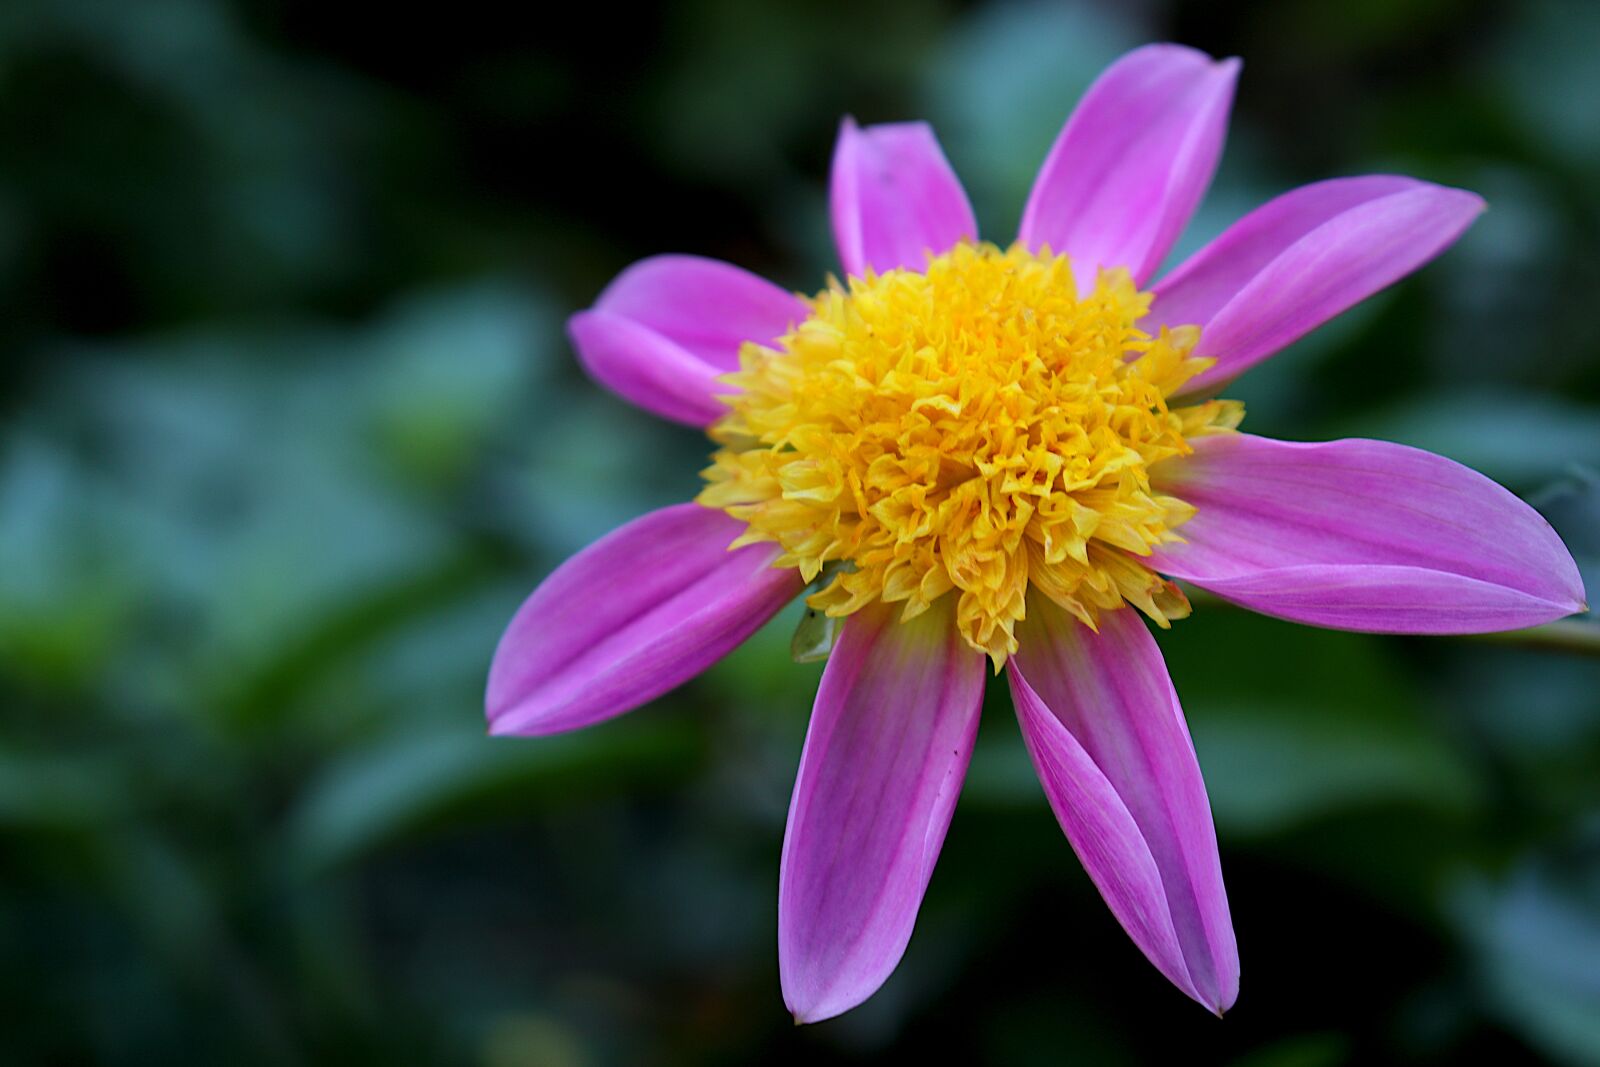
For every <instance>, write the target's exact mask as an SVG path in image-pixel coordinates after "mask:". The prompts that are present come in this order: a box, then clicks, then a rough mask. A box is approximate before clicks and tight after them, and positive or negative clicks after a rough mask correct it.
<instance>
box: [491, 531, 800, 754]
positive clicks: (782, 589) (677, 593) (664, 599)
mask: <svg viewBox="0 0 1600 1067" xmlns="http://www.w3.org/2000/svg"><path fill="white" fill-rule="evenodd" d="M743 530H744V524H743V523H739V522H736V521H734V520H733V519H730V518H729V517H728V516H727V515H725V514H723V513H722V512H720V511H713V510H711V509H709V508H705V507H701V506H700V505H699V504H678V505H675V506H673V507H670V508H662V509H661V510H660V511H653V512H651V513H650V514H648V515H645V516H644V517H643V518H639V519H635V520H634V521H633V522H630V523H628V524H627V525H626V526H623V527H621V528H620V529H617V530H614V531H612V532H611V533H609V534H607V535H606V536H605V537H602V538H601V539H600V540H598V541H596V542H595V543H594V544H592V545H590V546H589V547H588V548H586V549H584V550H583V551H582V552H579V553H578V554H577V555H576V556H573V557H572V558H571V559H569V560H567V562H565V563H563V564H562V565H561V566H560V567H557V568H556V570H555V571H554V573H552V574H551V575H550V577H548V578H546V579H545V580H544V582H543V583H542V584H541V585H540V586H539V587H538V588H537V589H535V590H534V591H533V595H532V596H530V597H528V599H527V600H526V601H525V602H524V603H523V605H522V607H521V609H519V610H518V611H517V614H516V616H515V617H514V618H513V619H512V620H511V625H510V626H508V627H507V628H506V632H505V635H504V636H503V637H501V639H500V645H499V647H498V648H496V649H495V654H494V663H493V664H492V665H491V666H490V668H489V691H488V694H487V697H486V699H485V704H486V707H487V711H488V715H489V732H490V733H493V734H527V735H536V734H553V733H559V732H560V731H563V730H574V729H577V728H578V727H580V726H588V725H590V724H591V723H596V722H599V721H601V720H603V719H608V718H611V717H612V716H614V715H620V714H622V713H623V712H625V711H631V710H632V709H634V708H636V707H638V706H639V705H641V704H643V703H645V702H646V701H648V700H652V699H654V698H655V697H658V696H660V695H661V694H662V693H665V692H666V691H667V690H669V689H672V688H673V687H675V686H677V685H679V684H681V683H683V682H685V681H688V680H689V679H690V678H692V677H694V676H695V675H697V674H699V673H700V672H701V671H703V670H705V669H706V668H707V667H709V666H711V664H713V663H715V662H716V661H717V660H719V659H721V658H722V657H723V656H725V655H727V654H728V653H729V652H731V651H732V650H733V649H734V648H735V647H736V646H737V645H738V644H739V643H740V642H741V641H743V640H744V639H745V638H746V637H749V636H750V635H751V634H752V633H754V632H755V631H756V630H757V629H758V628H759V627H760V626H761V624H762V623H764V622H766V621H767V620H768V619H769V618H771V617H772V616H773V615H774V614H775V613H776V612H777V611H778V609H780V608H782V607H783V606H784V604H786V603H788V602H789V601H790V600H791V599H793V598H794V596H795V595H796V594H797V593H799V592H800V589H801V584H802V583H801V581H800V578H799V575H798V574H797V573H796V572H795V571H793V570H787V569H785V570H778V569H775V568H773V567H772V566H771V563H772V560H773V559H774V557H775V556H776V555H777V551H776V549H775V548H774V547H773V546H770V545H751V546H747V547H745V548H740V549H736V550H734V551H732V552H730V551H728V544H729V543H730V542H731V541H733V539H734V538H736V537H738V536H739V534H740V533H741V532H742V531H743Z"/></svg>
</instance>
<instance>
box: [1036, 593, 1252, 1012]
mask: <svg viewBox="0 0 1600 1067" xmlns="http://www.w3.org/2000/svg"><path fill="white" fill-rule="evenodd" d="M1017 636H1018V642H1019V644H1020V646H1021V647H1020V650H1019V651H1018V653H1017V655H1016V656H1015V657H1013V658H1012V660H1011V665H1010V669H1009V672H1008V674H1009V677H1010V680H1011V694H1012V699H1013V701H1014V702H1015V704H1016V708H1017V719H1018V721H1019V722H1020V723H1021V724H1022V735H1023V739H1024V740H1025V741H1026V742H1027V745H1028V751H1029V753H1030V754H1031V755H1032V756H1033V762H1034V766H1035V768H1037V770H1038V772H1039V780H1040V782H1041V783H1043V785H1044V789H1045V794H1046V796H1047V797H1048V798H1049V800H1050V806H1051V808H1052V809H1053V810H1054V811H1055V813H1056V819H1057V821H1059V822H1060V823H1061V828H1062V830H1064V831H1065V832H1066V835H1067V840H1068V841H1070V842H1071V843H1072V848H1073V850H1074V851H1075V852H1077V854H1078V858H1079V859H1080V860H1082V861H1083V865H1084V868H1085V869H1086V870H1087V871H1088V873H1089V877H1090V878H1091V879H1092V880H1093V881H1094V884H1095V886H1096V887H1097V888H1098V889H1099V890H1100V892H1101V894H1102V895H1103V896H1104V897H1105V899H1106V903H1107V904H1108V905H1110V907H1111V912H1112V914H1113V915H1115V916H1116V918H1117V921H1118V922H1120V923H1121V924H1122V927H1123V929H1125V930H1127V932H1128V934H1129V936H1131V937H1132V938H1133V940H1134V943H1135V944H1137V945H1138V946H1139V948H1140V950H1141V951H1143V952H1144V954H1145V956H1147V957H1148V958H1149V960H1150V962H1151V963H1154V964H1155V965H1156V968H1157V969H1158V970H1160V971H1161V973H1162V974H1164V975H1166V976H1167V978H1168V979H1169V980H1170V981H1172V982H1173V983H1174V984H1175V985H1177V987H1178V988H1179V989H1182V990H1183V991H1184V992H1185V993H1187V994H1188V995H1189V996H1191V997H1193V998H1194V999H1195V1000H1197V1001H1199V1002H1200V1003H1201V1004H1204V1005H1205V1006H1206V1007H1208V1008H1210V1009H1211V1010H1212V1011H1214V1012H1216V1013H1218V1014H1221V1013H1222V1012H1224V1011H1226V1010H1227V1009H1228V1008H1229V1007H1231V1006H1232V1005H1233V1002H1234V999H1235V998H1236V997H1237V996H1238V994H1239V952H1238V948H1237V947H1236V945H1235V942H1234V937H1233V924H1232V921H1231V919H1230V918H1229V915H1228V898H1227V894H1226V893H1225V892H1224V890H1223V887H1222V866H1221V863H1220V861H1219V859H1218V857H1217V835H1216V831H1215V830H1214V829H1213V827H1212V823H1211V808H1210V805H1209V803H1208V802H1207V800H1206V789H1205V783H1204V782H1203V781H1202V780H1201V777H1200V765H1199V763H1198V762H1197V761H1196V760H1195V753H1194V746H1193V744H1192V743H1191V742H1190V740H1189V731H1188V727H1187V726H1186V725H1185V723H1184V720H1183V711H1182V710H1181V709H1180V708H1179V707H1178V697H1177V694H1176V693H1174V692H1173V690H1172V682H1171V680H1170V679H1169V678H1168V677H1167V668H1166V665H1165V664H1164V663H1163V662H1162V659H1161V652H1160V650H1159V649H1158V648H1157V647H1156V643H1155V641H1154V640H1153V639H1152V638H1151V637H1150V632H1149V631H1148V630H1146V629H1145V625H1144V623H1143V621H1142V620H1141V619H1140V618H1139V616H1138V615H1137V614H1136V613H1134V612H1133V611H1126V610H1123V611H1111V612H1105V613H1103V614H1102V615H1101V616H1100V632H1099V633H1098V634H1097V633H1094V632H1093V631H1091V630H1089V629H1088V628H1087V627H1086V626H1083V625H1082V624H1081V623H1079V622H1077V621H1076V620H1075V619H1073V618H1072V617H1071V616H1069V615H1067V614H1066V613H1065V612H1064V611H1062V610H1061V609H1060V608H1058V607H1056V606H1055V605H1054V604H1053V603H1051V602H1049V601H1048V600H1046V599H1045V598H1043V597H1033V598H1031V599H1030V600H1029V602H1028V619H1027V621H1026V622H1024V623H1023V624H1022V625H1020V626H1018V627H1017Z"/></svg>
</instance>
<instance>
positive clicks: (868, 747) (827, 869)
mask: <svg viewBox="0 0 1600 1067" xmlns="http://www.w3.org/2000/svg"><path fill="white" fill-rule="evenodd" d="M954 603H955V597H950V596H947V597H945V598H943V599H942V600H941V601H939V602H938V603H936V604H935V605H934V606H933V607H932V608H931V609H930V610H928V611H927V612H924V613H923V614H922V615H920V616H918V617H917V618H915V619H913V620H912V621H910V622H907V623H901V622H899V621H898V620H899V608H898V605H889V606H884V605H875V606H874V607H871V608H867V609H865V610H863V611H860V612H857V613H856V614H854V615H851V616H850V617H849V618H848V619H847V620H846V621H845V624H844V626H843V628H842V633H841V635H840V638H839V643H838V644H837V645H836V646H835V647H834V649H833V654H832V656H831V657H830V658H829V660H828V666H827V669H826V670H825V671H824V672H823V675H822V686H821V688H820V689H819V690H818V691H817V703H816V707H815V709H814V710H813V711H812V713H811V727H810V729H809V730H808V731H807V733H806V745H805V751H804V753H803V754H802V755H801V757H800V772H799V775H798V777H797V778H796V780H795V785H794V798H793V800H792V801H791V802H790V805H789V825H788V829H787V830H786V831H785V833H784V839H783V862H782V866H781V869H780V873H779V883H780V886H779V891H778V964H779V969H780V971H781V973H782V979H783V996H784V1002H785V1003H786V1004H788V1005H789V1010H790V1011H792V1012H793V1013H794V1016H795V1019H796V1020H797V1021H799V1022H817V1021H819V1020H821V1019H827V1018H830V1017H832V1016H834V1015H838V1014H839V1013H840V1012H843V1011H848V1010H849V1009H850V1008H853V1007H855V1006H856V1005H857V1004H860V1003H861V1002H862V1001H863V1000H866V999H867V997H869V996H871V995H872V993H873V992H874V991H875V990H876V989H877V988H878V987H879V986H880V985H882V984H883V981H884V979H886V978H888V977H889V973H890V972H891V971H893V970H894V968H895V965H896V964H897V963H899V962H900V957H901V955H902V954H903V953H904V952H905V948H906V943H907V942H908V941H909V940H910V939H911V927H912V924H913V923H914V922H915V921H916V917H917V908H918V907H919V906H920V905H921V903H922V894H923V891H924V890H925V889H926V888H927V886H928V877H929V876H930V875H931V874H932V873H933V864H934V860H936V859H937V858H938V856H939V848H940V846H941V845H942V844H943V843H944V835H945V831H946V830H947V829H948V828H949V826H950V815H951V813H952V812H953V811H954V810H955V804H956V794H957V793H958V792H959V791H960V789H961V781H962V779H963V778H964V777H965V775H966V772H967V762H968V760H969V759H970V758H971V756H972V743H973V740H974V738H975V737H976V736H977V731H978V711H979V709H980V707H981V705H982V702H983V683H984V657H983V655H982V653H979V652H974V651H973V650H972V649H971V648H969V647H968V646H967V645H966V643H965V642H964V641H962V639H961V638H960V636H959V635H958V634H957V631H956V627H955V621H954Z"/></svg>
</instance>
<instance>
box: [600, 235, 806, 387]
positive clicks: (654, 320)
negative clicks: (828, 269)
mask: <svg viewBox="0 0 1600 1067" xmlns="http://www.w3.org/2000/svg"><path fill="white" fill-rule="evenodd" d="M594 306H595V308H596V309H597V310H599V311H609V312H611V313H612V314H614V315H621V316H622V317H623V318H625V319H632V320H633V321H634V322H636V323H638V324H639V325H641V326H646V327H649V328H650V329H652V330H654V331H655V332H656V333H658V334H660V335H661V336H662V337H665V338H666V339H667V340H669V341H671V342H673V343H674V344H676V345H678V346H679V347H681V348H683V349H684V350H685V351H687V352H688V353H689V354H690V355H692V356H694V357H695V358H696V359H699V360H700V361H701V362H702V363H706V364H708V365H710V366H712V367H715V368H716V369H717V370H718V371H719V372H726V371H733V370H738V369H739V348H740V346H742V345H743V344H744V343H745V342H746V341H755V342H756V343H757V344H763V345H771V344H772V343H773V342H774V341H776V340H777V339H778V338H779V337H781V336H783V334H785V333H786V332H788V330H789V328H790V327H791V326H794V325H798V324H799V323H801V322H804V321H805V318H806V314H807V312H806V305H805V302H804V301H803V300H801V299H800V298H799V297H798V296H796V295H795V294H793V293H790V292H786V291H784V290H783V289H780V288H778V287H777V286H776V285H773V284H772V283H771V282H769V281H767V280H766V279H764V278H758V277H756V276H755V275H754V274H751V273H750V272H749V271H746V270H741V269H739V268H738V267H735V266H733V265H732V264H730V263H723V262H721V261H720V260H715V259H704V258H702V257H700V256H652V257H650V258H649V259H643V260H640V261H639V262H638V263H635V264H634V265H633V266H631V267H629V268H628V269H627V270H625V271H623V272H622V273H621V274H619V275H617V277H616V279H615V280H614V281H613V282H612V283H611V284H610V285H608V286H606V289H605V292H603V293H601V294H600V299H598V300H596V301H595V305H594Z"/></svg>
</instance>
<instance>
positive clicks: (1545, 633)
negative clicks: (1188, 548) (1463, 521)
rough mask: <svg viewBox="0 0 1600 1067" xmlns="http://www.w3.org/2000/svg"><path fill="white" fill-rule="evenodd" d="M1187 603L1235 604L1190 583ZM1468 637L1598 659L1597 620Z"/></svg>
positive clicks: (1599, 633) (1566, 621) (1599, 627)
mask: <svg viewBox="0 0 1600 1067" xmlns="http://www.w3.org/2000/svg"><path fill="white" fill-rule="evenodd" d="M1184 592H1185V593H1186V594H1187V595H1188V597H1189V601H1190V603H1192V604H1194V605H1196V606H1200V605H1204V606H1205V607H1206V608H1207V609H1208V610H1209V609H1211V608H1218V607H1222V608H1237V607H1238V605H1237V604H1230V603H1229V602H1228V601H1226V600H1223V599H1222V598H1221V597H1219V596H1216V595H1214V594H1211V593H1207V592H1205V591H1204V590H1201V589H1196V588H1195V587H1193V586H1185V587H1184ZM1461 636H1462V637H1465V638H1467V639H1468V640H1470V641H1484V642H1488V643H1490V644H1496V645H1514V646H1516V647H1519V648H1538V649H1545V650H1548V651H1551V652H1569V653H1572V654H1573V655H1578V656H1593V657H1595V658H1597V659H1600V621H1590V617H1589V616H1585V617H1584V618H1582V619H1575V618H1574V619H1558V620H1556V621H1555V622H1547V623H1545V624H1544V625H1543V626H1530V627H1528V628H1527V629H1526V630H1502V631H1500V632H1499V633H1492V634H1462V635H1461Z"/></svg>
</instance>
